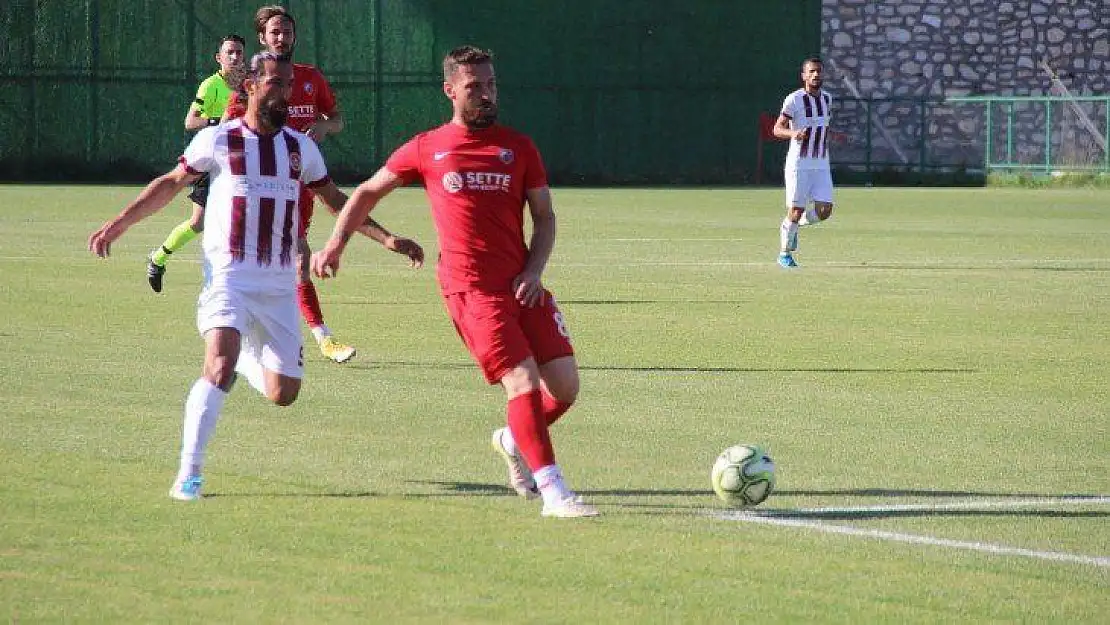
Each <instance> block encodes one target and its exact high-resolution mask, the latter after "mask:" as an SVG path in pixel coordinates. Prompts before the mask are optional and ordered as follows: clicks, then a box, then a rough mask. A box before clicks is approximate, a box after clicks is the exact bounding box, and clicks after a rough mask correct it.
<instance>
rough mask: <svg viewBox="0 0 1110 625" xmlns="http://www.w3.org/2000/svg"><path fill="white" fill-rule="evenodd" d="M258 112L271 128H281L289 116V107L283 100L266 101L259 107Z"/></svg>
mask: <svg viewBox="0 0 1110 625" xmlns="http://www.w3.org/2000/svg"><path fill="white" fill-rule="evenodd" d="M258 114H259V115H260V116H261V117H262V121H264V122H266V124H267V125H268V126H270V127H271V128H281V127H282V126H284V125H285V120H286V119H288V117H289V107H288V105H287V104H286V103H285V102H280V103H279V102H267V103H265V104H263V106H262V107H261V108H260V109H259V111H258Z"/></svg>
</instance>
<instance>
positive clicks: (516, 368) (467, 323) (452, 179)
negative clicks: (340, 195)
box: [312, 46, 598, 518]
mask: <svg viewBox="0 0 1110 625" xmlns="http://www.w3.org/2000/svg"><path fill="white" fill-rule="evenodd" d="M443 79H444V83H443V91H444V93H445V94H446V95H447V97H448V98H449V99H450V100H451V104H452V109H453V115H452V118H451V121H450V122H449V123H447V124H444V125H443V126H440V127H439V128H435V129H433V130H430V131H428V132H425V133H422V134H419V135H417V136H416V137H414V138H413V139H411V140H410V141H409V142H408V143H406V144H405V145H403V146H401V147H400V148H399V149H398V150H397V151H396V152H394V153H393V155H392V156H390V157H389V160H388V161H387V162H386V164H385V166H384V167H382V168H381V169H379V170H378V171H377V173H375V174H374V176H373V177H372V178H370V179H369V180H367V181H365V182H363V183H362V184H361V185H359V187H358V188H357V189H356V190H355V192H354V193H353V194H352V195H351V197H350V198H349V200H348V201H347V203H346V204H345V205H344V206H343V210H342V211H341V212H340V214H339V218H338V221H337V222H336V225H335V230H334V232H333V233H332V236H331V238H330V239H329V240H328V242H327V244H326V245H325V246H324V249H323V250H321V251H319V252H317V253H316V254H315V255H313V257H312V271H313V273H315V274H316V275H317V276H319V277H321V278H326V277H330V276H334V275H336V273H337V272H338V270H339V260H340V257H341V256H342V254H343V250H344V249H345V248H346V245H347V242H348V241H349V240H350V237H351V234H352V233H353V232H354V231H355V229H356V228H357V226H358V224H361V223H363V220H365V219H366V217H367V215H369V213H370V211H371V210H372V209H373V208H374V206H375V205H377V203H378V202H379V201H380V200H381V199H382V198H383V197H384V196H386V195H387V194H388V193H390V192H391V191H393V190H394V189H396V188H397V187H400V186H401V185H403V184H406V183H410V182H422V183H423V185H424V188H425V191H426V193H427V196H428V200H429V203H430V204H431V209H432V218H433V221H434V222H435V227H436V232H437V233H438V237H439V247H440V258H439V264H438V268H437V276H438V278H439V284H440V290H441V293H442V295H443V298H444V302H445V304H446V307H447V311H448V312H449V313H450V315H451V320H452V321H453V322H454V324H455V329H456V330H457V331H458V333H459V336H460V337H461V338H462V340H463V342H464V343H465V344H466V346H467V348H468V349H469V350H470V353H471V355H472V356H473V357H474V359H475V360H476V361H477V363H478V365H479V367H481V369H482V373H483V374H484V375H485V378H486V380H487V381H488V382H489V383H491V384H495V383H498V384H500V385H501V386H502V387H503V388H504V389H505V393H506V397H507V399H508V409H507V412H508V418H507V422H508V427H507V428H500V429H498V430H495V431H494V433H493V445H494V449H496V450H497V452H498V453H499V454H500V455H501V456H502V458H503V459H504V460H505V462H506V463H507V465H508V467H509V479H510V484H511V485H512V487H513V489H514V490H516V491H517V493H518V494H520V495H521V496H523V497H527V498H529V499H531V498H533V497H535V496H537V495H539V496H542V497H543V515H544V516H551V517H564V518H570V517H589V516H597V514H598V510H597V508H595V507H594V506H591V505H589V504H587V503H585V502H583V501H582V500H581V498H579V497H578V496H577V495H575V494H574V493H573V492H572V491H571V490H570V489H569V488H568V487H567V485H566V483H565V482H564V481H563V476H562V473H561V471H560V469H559V465H558V464H556V463H555V452H554V450H553V448H552V444H551V438H550V436H549V434H548V427H549V426H550V425H551V424H552V423H554V422H555V421H556V420H557V419H558V418H559V417H561V416H562V415H563V414H564V413H565V412H566V411H567V409H569V408H570V406H571V404H573V403H574V400H575V398H576V397H577V395H578V385H579V381H578V364H577V362H576V361H575V358H574V350H573V348H572V347H571V343H570V335H569V333H568V331H567V326H566V321H565V319H564V318H563V315H562V313H561V312H559V308H558V307H557V306H556V304H555V298H554V297H553V296H552V295H551V293H550V292H549V291H548V290H547V289H545V288H544V286H543V283H542V281H541V276H542V274H543V270H544V268H545V267H546V266H547V262H548V259H549V258H550V257H551V251H552V249H553V248H554V245H555V212H554V210H553V208H552V202H551V193H550V191H549V189H548V185H547V173H546V172H545V171H544V166H543V161H542V160H541V158H540V154H539V152H538V151H537V150H536V146H535V145H534V144H533V143H532V141H531V139H529V138H528V137H527V136H525V135H523V134H521V133H519V132H517V131H515V130H511V129H509V128H506V127H504V126H500V125H497V123H496V121H497V84H496V81H495V78H494V71H493V62H492V58H491V56H490V55H489V53H487V52H485V51H483V50H480V49H478V48H475V47H472V46H463V47H460V48H456V49H454V50H452V51H451V52H450V53H449V54H448V55H447V57H446V58H445V59H444V61H443ZM526 205H527V207H528V211H529V215H530V217H531V220H532V238H531V241H530V242H529V243H527V244H526V243H525V240H524V207H525V206H526Z"/></svg>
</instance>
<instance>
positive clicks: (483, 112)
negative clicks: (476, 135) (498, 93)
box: [463, 102, 497, 128]
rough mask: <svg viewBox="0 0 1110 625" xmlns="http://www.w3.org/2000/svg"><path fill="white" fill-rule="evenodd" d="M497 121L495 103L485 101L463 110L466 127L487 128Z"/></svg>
mask: <svg viewBox="0 0 1110 625" xmlns="http://www.w3.org/2000/svg"><path fill="white" fill-rule="evenodd" d="M496 121H497V105H496V104H494V103H493V102H486V103H483V104H480V105H478V106H475V107H468V108H467V109H466V110H465V111H463V123H465V124H466V125H467V127H468V128H489V127H490V126H492V125H493V124H494V123H495V122H496Z"/></svg>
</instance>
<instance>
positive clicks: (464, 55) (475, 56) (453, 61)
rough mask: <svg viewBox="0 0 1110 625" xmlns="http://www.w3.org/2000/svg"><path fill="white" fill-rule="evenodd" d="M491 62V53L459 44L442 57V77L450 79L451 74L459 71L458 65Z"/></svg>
mask: <svg viewBox="0 0 1110 625" xmlns="http://www.w3.org/2000/svg"><path fill="white" fill-rule="evenodd" d="M492 62H493V53H492V52H489V51H488V50H483V49H481V48H478V47H475V46H459V47H457V48H455V49H454V50H451V51H450V52H448V53H447V56H445V57H443V79H444V80H451V76H454V75H455V72H457V71H459V66H460V65H485V64H486V63H492Z"/></svg>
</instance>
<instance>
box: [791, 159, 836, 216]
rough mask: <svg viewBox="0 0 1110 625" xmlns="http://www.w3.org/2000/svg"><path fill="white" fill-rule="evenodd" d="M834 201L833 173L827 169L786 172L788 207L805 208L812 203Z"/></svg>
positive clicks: (830, 202)
mask: <svg viewBox="0 0 1110 625" xmlns="http://www.w3.org/2000/svg"><path fill="white" fill-rule="evenodd" d="M832 201H833V184H832V172H831V171H829V170H827V169H798V170H795V171H790V170H789V169H788V170H786V206H787V208H790V207H797V208H805V207H806V206H808V205H809V203H810V202H828V203H829V204H832Z"/></svg>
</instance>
